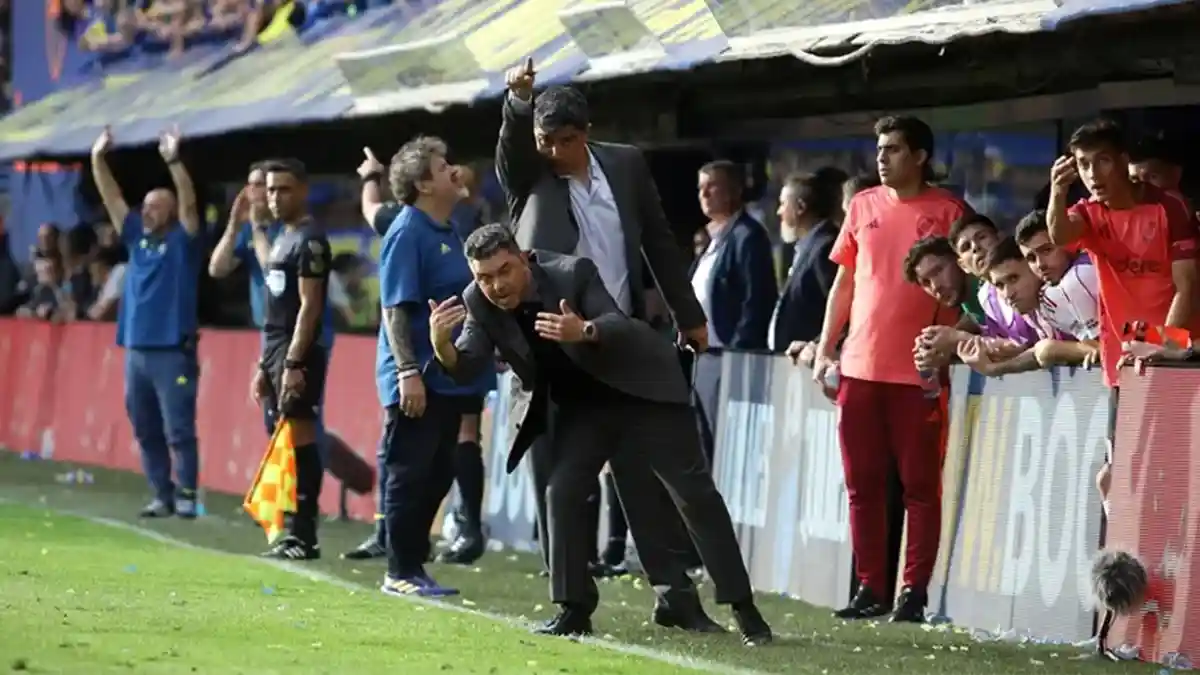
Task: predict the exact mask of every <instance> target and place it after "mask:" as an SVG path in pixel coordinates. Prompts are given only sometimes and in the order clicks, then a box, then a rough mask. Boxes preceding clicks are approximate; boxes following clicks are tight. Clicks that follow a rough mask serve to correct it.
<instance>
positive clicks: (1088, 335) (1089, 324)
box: [1064, 265, 1100, 340]
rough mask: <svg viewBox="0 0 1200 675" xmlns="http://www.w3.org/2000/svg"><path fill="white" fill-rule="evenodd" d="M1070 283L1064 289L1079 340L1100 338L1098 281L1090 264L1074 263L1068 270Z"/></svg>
mask: <svg viewBox="0 0 1200 675" xmlns="http://www.w3.org/2000/svg"><path fill="white" fill-rule="evenodd" d="M1068 281H1069V283H1070V285H1069V286H1068V287H1067V288H1065V289H1064V290H1065V291H1066V292H1067V293H1066V295H1067V299H1068V300H1069V301H1070V303H1071V311H1072V312H1073V313H1074V314H1075V320H1076V324H1077V325H1078V326H1079V328H1078V329H1077V330H1076V332H1075V337H1076V338H1078V339H1080V340H1098V339H1100V281H1099V279H1098V278H1097V276H1096V268H1095V267H1094V266H1092V265H1075V266H1074V267H1072V268H1071V271H1070V272H1068Z"/></svg>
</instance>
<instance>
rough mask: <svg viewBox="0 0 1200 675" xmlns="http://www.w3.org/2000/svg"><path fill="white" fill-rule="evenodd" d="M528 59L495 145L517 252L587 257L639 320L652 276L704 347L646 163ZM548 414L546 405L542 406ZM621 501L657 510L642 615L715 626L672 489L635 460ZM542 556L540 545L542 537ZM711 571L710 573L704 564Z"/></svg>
mask: <svg viewBox="0 0 1200 675" xmlns="http://www.w3.org/2000/svg"><path fill="white" fill-rule="evenodd" d="M534 77H535V72H534V68H533V59H528V60H526V62H525V63H523V64H522V65H521V66H519V67H517V68H514V69H513V70H511V71H509V73H508V74H507V76H506V81H507V84H508V89H509V91H508V95H507V96H506V98H505V101H504V106H503V119H502V122H501V125H500V138H499V141H498V143H497V146H496V173H497V176H498V177H499V179H500V186H501V188H502V189H503V190H504V194H505V197H506V199H507V201H508V207H509V214H510V215H511V217H512V223H513V231H514V232H515V235H516V238H517V242H518V243H519V244H520V246H521V248H522V249H525V250H532V249H539V250H546V251H553V252H556V253H562V254H577V255H581V256H583V257H587V258H590V259H591V260H592V262H594V263H595V265H596V267H597V268H598V269H599V274H600V279H601V280H603V282H604V287H605V289H606V290H607V291H608V293H609V295H610V296H612V298H613V299H614V300H615V301H616V303H617V306H618V307H619V308H620V309H621V311H623V312H625V313H626V314H628V315H629V316H631V317H634V318H639V319H645V318H647V316H648V314H647V312H646V295H647V293H646V290H647V289H648V288H651V287H653V286H654V285H657V286H658V287H659V291H660V294H661V295H662V297H663V299H664V300H665V302H666V304H667V306H668V307H669V308H670V311H671V315H672V316H673V318H674V319H675V322H676V324H677V327H678V329H679V330H680V331H681V333H682V334H683V337H684V338H685V339H686V340H687V341H688V342H689V343H690V344H691V345H692V347H693V349H695V350H696V351H700V352H703V351H704V350H706V349H707V348H708V327H707V326H708V324H707V321H706V319H705V316H704V310H703V309H702V308H701V306H700V303H699V301H697V299H696V295H695V292H694V291H693V290H692V286H691V284H690V283H689V280H688V276H687V267H686V265H685V264H684V259H683V254H682V251H680V249H679V246H678V244H677V243H676V240H675V237H674V235H673V234H672V232H671V227H670V225H669V224H668V223H667V219H666V216H665V215H664V214H663V210H662V204H661V203H660V202H659V197H658V191H657V189H656V188H655V185H654V178H653V177H652V176H651V175H650V168H649V166H648V165H647V164H646V160H645V157H643V156H642V153H641V151H640V150H638V149H637V148H635V147H633V146H628V145H620V144H615V143H598V142H592V141H590V140H589V138H588V134H589V132H590V130H591V121H590V118H589V112H588V103H587V99H586V98H584V96H583V94H582V93H580V92H579V91H578V90H576V89H573V88H571V87H563V86H555V87H549V88H547V89H546V90H545V91H543V92H542V93H541V94H539V95H538V96H537V97H534V94H533V86H534ZM551 414H552V415H553V412H552V413H551ZM553 445H554V444H553V443H552V442H550V439H549V438H548V437H547V438H545V439H543V440H542V441H539V442H538V443H537V444H536V446H535V447H534V449H533V452H532V453H531V459H532V462H531V464H532V469H533V479H534V485H535V486H536V491H535V492H536V495H537V505H538V522H539V527H541V531H542V532H543V533H544V532H545V527H546V525H545V523H546V518H545V514H546V499H545V491H546V487H547V485H548V484H549V480H550V474H551V471H552V470H553V467H554V464H555V459H556V458H555V457H554V456H553V455H552V454H551V453H552V447H553ZM613 478H614V480H615V481H616V485H617V489H618V491H619V493H620V499H621V502H622V504H623V505H624V506H625V507H626V508H627V510H628V509H629V508H633V507H632V505H631V504H629V500H644V501H645V502H646V504H652V505H653V506H650V507H648V508H646V509H645V511H646V512H653V513H660V514H667V516H666V517H664V518H662V519H660V520H659V521H658V522H657V525H658V528H659V530H660V531H659V532H658V535H657V536H653V537H646V538H643V539H642V540H641V541H640V542H639V545H638V547H637V548H638V558H639V560H640V562H641V563H642V566H643V567H644V568H645V570H646V574H647V576H648V577H649V579H650V582H651V584H652V585H654V586H655V587H656V588H657V589H660V590H661V592H660V594H659V598H658V602H657V603H656V605H655V610H654V613H653V615H652V620H653V621H654V622H655V623H657V624H659V625H662V626H670V627H681V628H684V629H687V630H693V631H707V632H712V631H718V630H720V626H718V625H717V624H716V623H715V622H714V621H713V620H712V619H710V618H709V617H708V616H707V615H706V614H705V613H704V609H703V608H702V606H701V604H700V599H699V596H698V595H697V593H696V588H695V584H694V583H693V582H692V580H691V578H690V577H689V576H688V574H687V569H688V566H689V562H690V560H689V559H688V556H687V553H688V552H689V551H690V550H691V548H692V547H691V544H690V543H689V542H688V537H687V530H686V529H685V527H684V525H683V523H681V522H679V520H678V518H676V517H674V516H673V515H671V514H673V513H675V510H674V509H673V508H672V506H671V504H672V502H671V499H670V496H669V495H668V494H667V491H666V489H665V488H664V487H663V485H662V483H661V482H660V481H659V480H658V478H657V477H656V476H655V475H654V473H653V472H652V471H651V470H650V467H649V466H648V465H647V464H646V463H644V462H641V463H639V462H629V463H626V464H625V465H624V466H623V467H622V468H621V469H620V470H614V471H613ZM541 541H542V544H543V545H542V553H543V558H544V560H545V561H546V562H547V566H549V562H548V561H549V553H550V552H549V550H548V547H547V546H546V545H545V539H544V538H542V539H541ZM709 572H710V573H712V574H713V575H714V576H715V575H717V574H719V573H720V572H718V571H715V570H711V569H710V570H709Z"/></svg>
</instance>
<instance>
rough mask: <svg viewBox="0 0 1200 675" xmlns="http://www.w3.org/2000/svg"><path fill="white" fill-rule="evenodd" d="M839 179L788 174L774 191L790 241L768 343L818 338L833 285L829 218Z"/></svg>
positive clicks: (778, 345) (776, 346) (778, 346)
mask: <svg viewBox="0 0 1200 675" xmlns="http://www.w3.org/2000/svg"><path fill="white" fill-rule="evenodd" d="M840 199H841V184H840V183H836V184H835V183H829V182H827V181H824V180H822V179H821V178H820V177H819V176H818V175H816V174H793V175H790V176H788V177H787V179H786V180H785V181H784V183H783V189H782V190H780V192H779V235H780V238H781V239H783V241H784V243H787V244H792V245H793V246H794V248H793V249H792V250H793V255H792V260H791V263H790V264H789V265H788V272H787V280H786V281H785V282H784V284H783V292H782V293H781V294H780V295H779V302H777V303H776V304H775V313H774V314H773V315H772V316H771V329H770V333H769V335H768V338H769V340H770V344H769V345H768V347H769V348H770V349H771V351H774V352H784V351H787V349H788V347H789V346H790V345H791V344H792V343H793V342H812V341H814V340H817V339H819V338H820V337H821V324H822V322H823V321H824V320H825V301H826V300H827V299H828V298H829V289H830V288H832V287H833V277H834V276H835V275H836V274H837V265H836V264H834V263H833V261H831V260H830V259H829V253H830V251H832V250H833V242H834V240H835V239H837V234H838V228H837V224H836V223H835V222H834V218H835V217H836V215H837V212H838V201H839V200H840Z"/></svg>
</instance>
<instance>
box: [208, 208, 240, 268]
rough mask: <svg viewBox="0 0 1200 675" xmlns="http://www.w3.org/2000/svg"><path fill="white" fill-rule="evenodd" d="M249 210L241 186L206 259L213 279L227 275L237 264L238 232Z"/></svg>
mask: <svg viewBox="0 0 1200 675" xmlns="http://www.w3.org/2000/svg"><path fill="white" fill-rule="evenodd" d="M249 212H250V198H249V197H247V196H246V190H245V188H243V189H242V190H241V191H240V192H238V195H237V197H236V198H234V200H233V208H232V209H230V211H229V222H228V223H226V225H225V231H224V232H223V233H222V234H221V238H220V239H219V240H218V241H217V245H216V246H214V247H213V252H212V257H210V258H209V259H208V274H209V276H211V277H213V278H214V279H221V278H223V277H227V276H229V275H230V274H231V273H232V272H233V270H234V269H236V268H237V266H238V257H237V248H238V245H237V244H238V234H239V233H240V232H241V231H242V223H244V222H246V218H247V217H248V216H249Z"/></svg>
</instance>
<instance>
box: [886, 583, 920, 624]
mask: <svg viewBox="0 0 1200 675" xmlns="http://www.w3.org/2000/svg"><path fill="white" fill-rule="evenodd" d="M928 604H929V596H928V595H927V594H926V592H925V591H924V590H919V589H916V588H913V587H912V586H905V587H904V588H903V589H901V591H900V602H899V603H898V604H897V605H896V611H895V612H893V613H892V618H891V619H890V621H891V622H892V623H925V606H926V605H928Z"/></svg>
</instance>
